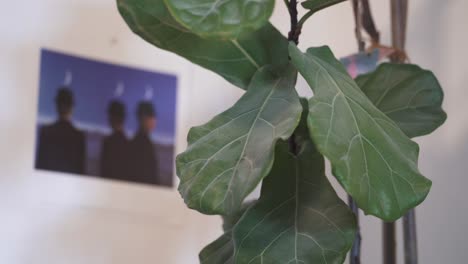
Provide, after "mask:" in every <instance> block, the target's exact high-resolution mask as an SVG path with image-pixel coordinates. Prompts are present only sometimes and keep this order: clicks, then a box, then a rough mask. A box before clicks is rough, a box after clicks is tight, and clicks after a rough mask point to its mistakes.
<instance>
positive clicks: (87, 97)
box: [38, 49, 177, 144]
mask: <svg viewBox="0 0 468 264" xmlns="http://www.w3.org/2000/svg"><path fill="white" fill-rule="evenodd" d="M65 83H70V85H69V87H70V88H71V90H72V91H73V93H74V96H75V109H74V114H73V121H74V122H75V123H76V124H77V126H78V127H80V128H86V129H95V130H99V131H107V132H108V131H109V126H108V122H107V105H108V103H109V101H111V100H113V99H119V100H121V101H122V102H123V103H124V104H125V105H126V106H127V120H126V124H125V128H126V130H127V131H128V133H129V134H133V133H134V132H135V130H136V129H137V119H136V114H135V111H136V108H137V105H138V103H139V102H140V101H142V100H145V99H148V98H151V94H152V95H153V96H152V99H150V100H151V102H153V104H154V106H155V109H156V112H157V116H158V119H157V128H156V130H155V131H154V132H153V138H154V140H155V141H157V142H160V143H165V144H173V143H174V138H175V117H176V94H177V78H176V76H175V75H171V74H166V73H157V72H151V71H146V70H141V69H135V68H131V67H126V66H119V65H115V64H110V63H105V62H99V61H95V60H90V59H85V58H81V57H77V56H72V55H67V54H64V53H60V52H56V51H51V50H46V49H43V50H42V51H41V67H40V84H39V109H38V111H39V114H38V119H39V121H40V122H44V121H46V122H50V121H52V120H55V119H56V116H57V115H56V111H55V104H54V97H55V94H56V92H57V89H58V88H59V87H61V86H62V85H64V84H65ZM118 87H124V90H123V93H122V94H121V95H119V93H120V92H121V91H122V89H121V88H120V89H119V88H118ZM119 90H120V91H119Z"/></svg>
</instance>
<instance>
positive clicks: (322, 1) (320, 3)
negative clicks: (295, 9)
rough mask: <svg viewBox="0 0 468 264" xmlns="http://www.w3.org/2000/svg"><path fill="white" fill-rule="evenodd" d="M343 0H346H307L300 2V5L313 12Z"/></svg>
mask: <svg viewBox="0 0 468 264" xmlns="http://www.w3.org/2000/svg"><path fill="white" fill-rule="evenodd" d="M344 1H346V0H307V1H304V2H303V3H302V6H303V7H304V8H307V9H310V10H311V11H313V12H317V11H320V10H322V9H325V8H327V7H329V6H332V5H336V4H339V3H341V2H344Z"/></svg>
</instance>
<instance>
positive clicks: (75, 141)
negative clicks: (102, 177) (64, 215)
mask: <svg viewBox="0 0 468 264" xmlns="http://www.w3.org/2000/svg"><path fill="white" fill-rule="evenodd" d="M55 105H56V109H57V113H58V120H57V121H56V122H55V123H53V124H51V125H47V126H44V127H42V128H41V130H40V133H39V144H38V151H37V158H36V168H38V169H43V170H52V171H60V172H68V173H76V174H84V173H85V156H86V145H85V144H86V143H85V135H84V133H83V132H81V131H79V130H78V129H76V128H75V127H74V126H73V124H72V123H71V115H72V111H73V106H74V100H73V93H72V92H71V91H70V90H69V89H68V88H66V87H62V88H60V89H59V90H58V92H57V95H56V97H55Z"/></svg>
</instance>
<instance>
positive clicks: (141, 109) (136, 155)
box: [131, 102, 159, 184]
mask: <svg viewBox="0 0 468 264" xmlns="http://www.w3.org/2000/svg"><path fill="white" fill-rule="evenodd" d="M137 118H138V123H139V129H138V131H137V133H136V134H135V137H134V138H133V140H132V142H131V148H132V151H131V153H132V175H133V178H134V179H136V181H138V182H142V183H150V184H159V182H158V159H157V156H156V149H155V146H154V144H153V142H152V141H151V138H150V134H151V132H152V131H153V130H154V129H155V128H156V112H155V111H154V107H153V105H152V104H151V103H149V102H141V103H140V104H139V105H138V109H137Z"/></svg>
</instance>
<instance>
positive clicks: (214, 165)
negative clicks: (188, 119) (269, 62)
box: [177, 66, 301, 215]
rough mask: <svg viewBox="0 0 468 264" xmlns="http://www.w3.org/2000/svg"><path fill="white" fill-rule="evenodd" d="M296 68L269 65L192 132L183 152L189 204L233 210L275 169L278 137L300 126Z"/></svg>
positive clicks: (209, 210)
mask: <svg viewBox="0 0 468 264" xmlns="http://www.w3.org/2000/svg"><path fill="white" fill-rule="evenodd" d="M296 75H297V73H296V71H295V70H294V69H293V67H287V68H285V69H281V70H280V71H279V72H278V71H276V70H274V69H273V68H272V67H269V66H267V67H264V68H262V69H260V70H259V72H258V73H257V74H256V75H255V76H254V78H253V80H252V83H251V85H250V86H249V89H248V90H247V92H246V93H245V94H244V96H242V97H241V99H240V100H239V101H238V102H237V103H236V104H235V105H234V106H233V107H231V108H230V109H228V110H227V111H225V112H223V113H221V114H220V115H218V116H216V117H215V118H214V119H212V120H211V121H210V122H208V123H207V124H205V125H202V126H200V127H196V128H192V129H191V130H190V132H189V136H188V141H189V146H188V148H187V150H186V151H185V152H184V153H182V154H180V155H179V156H178V157H177V175H178V176H179V178H180V180H181V183H180V185H179V191H180V193H181V194H182V196H183V198H184V200H185V202H186V204H187V205H188V206H189V207H190V208H193V209H196V210H198V211H200V212H202V213H205V214H222V215H231V214H233V213H235V212H236V211H238V210H239V208H240V206H241V204H242V202H243V200H244V199H245V197H246V196H247V195H248V194H249V193H250V192H251V191H252V190H253V189H254V188H255V187H256V186H257V184H258V183H259V182H260V181H261V180H262V178H263V177H264V176H265V175H266V174H267V173H268V172H269V170H270V168H271V166H272V163H273V157H274V146H275V143H276V141H277V140H278V139H287V138H288V137H289V136H290V135H291V134H292V133H293V131H294V129H295V128H296V126H297V124H298V122H299V119H300V115H301V104H300V102H299V97H298V95H297V93H296V90H295V89H294V84H295V80H296Z"/></svg>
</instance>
